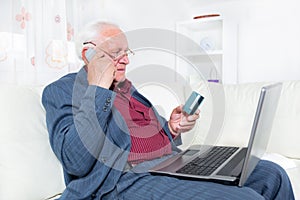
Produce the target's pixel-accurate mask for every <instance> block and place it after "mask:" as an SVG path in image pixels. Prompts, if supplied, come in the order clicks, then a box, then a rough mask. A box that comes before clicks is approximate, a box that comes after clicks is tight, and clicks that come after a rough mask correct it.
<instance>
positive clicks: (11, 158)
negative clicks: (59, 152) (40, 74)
mask: <svg viewBox="0 0 300 200" xmlns="http://www.w3.org/2000/svg"><path fill="white" fill-rule="evenodd" d="M40 92H41V88H29V87H20V86H7V85H0V93H1V98H0V110H1V112H0V113H1V114H0V121H1V126H0V137H1V140H0V177H1V179H0V199H7V200H12V199H23V200H27V199H28V200H34V199H45V198H46V197H49V196H51V195H53V194H55V193H57V192H61V191H62V190H63V188H64V182H63V175H62V171H61V166H60V165H59V162H58V160H57V159H56V157H55V156H54V154H53V153H52V151H51V148H50V145H49V141H48V134H47V129H46V125H45V112H44V110H43V107H42V105H41V103H40Z"/></svg>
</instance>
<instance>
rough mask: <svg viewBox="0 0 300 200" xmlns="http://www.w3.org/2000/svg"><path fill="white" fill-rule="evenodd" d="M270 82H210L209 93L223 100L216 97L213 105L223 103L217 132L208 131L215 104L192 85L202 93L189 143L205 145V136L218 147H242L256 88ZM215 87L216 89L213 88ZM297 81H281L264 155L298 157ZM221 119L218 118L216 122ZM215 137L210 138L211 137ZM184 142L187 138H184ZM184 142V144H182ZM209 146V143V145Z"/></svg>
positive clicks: (200, 86) (299, 98) (199, 86)
mask: <svg viewBox="0 0 300 200" xmlns="http://www.w3.org/2000/svg"><path fill="white" fill-rule="evenodd" d="M268 84H270V83H263V82H262V83H247V84H235V85H221V84H215V83H210V85H214V86H210V89H209V90H211V88H213V90H216V91H213V93H222V92H224V98H219V99H218V101H217V104H219V105H222V103H223V104H224V100H225V104H224V107H225V118H224V120H223V122H222V123H223V124H222V128H221V129H220V131H217V132H216V133H214V132H208V130H209V129H210V126H211V124H212V121H213V117H214V115H216V114H218V112H216V111H214V109H215V108H216V105H215V104H212V103H211V101H212V95H211V94H210V91H207V90H208V89H207V87H205V86H203V85H205V84H203V83H201V82H199V83H198V84H197V85H194V88H195V90H197V91H198V92H200V93H201V94H204V96H205V101H204V103H203V105H202V106H201V107H200V108H201V116H200V117H201V118H200V120H199V121H198V122H197V125H196V129H197V130H196V134H195V136H193V138H194V140H193V141H192V144H203V143H207V141H208V139H207V138H209V137H211V138H214V139H215V141H214V143H216V144H221V145H234V146H236V145H237V146H246V145H247V143H248V139H249V136H250V133H251V127H252V123H253V119H254V115H255V111H256V106H257V103H258V99H259V94H260V89H261V87H263V86H264V85H268ZM216 85H218V86H216ZM299 102H300V81H285V82H283V88H282V94H281V97H280V99H279V105H278V109H277V112H276V115H275V119H274V123H273V128H272V132H271V138H270V141H269V145H268V149H267V151H268V152H274V153H279V154H281V155H284V156H286V157H290V158H297V159H299V158H300V145H298V141H299V140H300V134H299V131H300V123H299V122H300V104H299ZM218 120H221V119H218ZM212 134H215V135H216V136H214V137H212V136H211V135H212ZM185 137H186V138H187V137H189V136H184V137H183V139H184V142H185V141H190V140H191V139H189V140H188V139H185ZM186 143H187V142H186ZM209 143H212V142H209Z"/></svg>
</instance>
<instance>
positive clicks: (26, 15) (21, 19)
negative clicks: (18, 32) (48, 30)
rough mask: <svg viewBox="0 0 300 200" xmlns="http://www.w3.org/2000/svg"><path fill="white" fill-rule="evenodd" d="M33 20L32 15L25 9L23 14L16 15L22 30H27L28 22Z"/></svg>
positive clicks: (22, 11)
mask: <svg viewBox="0 0 300 200" xmlns="http://www.w3.org/2000/svg"><path fill="white" fill-rule="evenodd" d="M30 19H31V14H30V13H29V12H27V11H26V9H25V8H24V7H22V8H21V13H19V14H17V15H16V20H17V21H18V22H20V27H21V29H25V27H26V21H29V20H30Z"/></svg>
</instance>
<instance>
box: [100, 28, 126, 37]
mask: <svg viewBox="0 0 300 200" xmlns="http://www.w3.org/2000/svg"><path fill="white" fill-rule="evenodd" d="M100 34H101V35H102V36H103V37H106V38H107V37H114V36H118V35H120V34H122V31H121V30H120V29H119V28H117V27H114V26H107V27H105V28H103V30H102V31H101V32H100Z"/></svg>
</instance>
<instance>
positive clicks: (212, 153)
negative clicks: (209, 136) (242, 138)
mask: <svg viewBox="0 0 300 200" xmlns="http://www.w3.org/2000/svg"><path fill="white" fill-rule="evenodd" d="M237 150H238V147H222V146H214V147H212V148H211V149H209V150H208V152H207V153H206V154H205V155H204V156H203V155H201V156H199V157H197V158H195V159H194V160H192V161H191V162H189V163H188V164H186V165H185V166H183V167H182V168H181V169H179V170H177V173H182V174H191V175H201V176H209V175H211V174H212V173H213V172H214V171H215V170H216V169H217V168H218V167H219V166H220V165H222V164H223V163H224V161H225V160H226V159H227V158H229V157H230V156H231V155H232V154H233V153H234V152H236V151H237Z"/></svg>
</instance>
